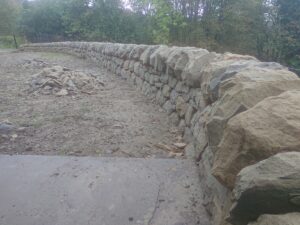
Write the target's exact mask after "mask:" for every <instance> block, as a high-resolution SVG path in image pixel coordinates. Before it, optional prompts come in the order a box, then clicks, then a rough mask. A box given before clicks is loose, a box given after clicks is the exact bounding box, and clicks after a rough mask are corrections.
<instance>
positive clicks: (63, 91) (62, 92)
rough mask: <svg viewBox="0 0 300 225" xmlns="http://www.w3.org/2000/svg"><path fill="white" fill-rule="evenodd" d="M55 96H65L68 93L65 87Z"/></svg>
mask: <svg viewBox="0 0 300 225" xmlns="http://www.w3.org/2000/svg"><path fill="white" fill-rule="evenodd" d="M55 95H56V96H66V95H68V91H67V90H66V89H61V90H60V91H59V92H57V93H56V94H55Z"/></svg>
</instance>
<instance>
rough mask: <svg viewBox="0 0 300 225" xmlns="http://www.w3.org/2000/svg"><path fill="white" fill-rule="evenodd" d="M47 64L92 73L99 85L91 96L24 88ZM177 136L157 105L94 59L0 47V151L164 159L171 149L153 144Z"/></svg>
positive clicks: (174, 140) (164, 141)
mask: <svg viewBox="0 0 300 225" xmlns="http://www.w3.org/2000/svg"><path fill="white" fill-rule="evenodd" d="M53 65H60V66H63V67H67V68H69V69H71V70H76V71H82V72H84V73H90V74H93V75H94V76H97V78H99V79H100V80H101V82H103V84H104V86H102V87H101V88H100V89H99V90H98V91H97V92H96V93H95V94H92V95H89V94H84V93H80V94H78V95H75V96H69V95H67V96H61V97H58V96H56V95H51V94H50V95H45V94H34V93H29V92H28V88H29V85H28V84H29V82H30V80H31V79H32V77H33V75H34V74H37V73H39V72H40V71H41V70H42V69H43V68H45V67H49V66H50V67H51V66H53ZM1 126H2V127H1ZM179 138H180V137H178V133H176V132H174V128H173V127H172V125H171V123H170V122H169V121H168V117H167V114H166V113H165V112H163V111H162V109H161V108H160V107H159V106H157V105H155V104H154V103H152V102H151V101H150V100H149V99H147V98H146V97H144V96H143V95H142V94H141V93H139V92H138V91H137V90H136V89H135V87H133V86H131V85H130V84H129V82H127V81H125V80H122V79H121V78H120V77H117V76H116V75H114V74H111V73H109V72H107V71H106V70H105V69H102V68H99V67H98V66H97V65H95V64H92V63H89V62H87V61H84V60H82V59H79V58H75V57H72V56H69V55H63V54H57V53H31V52H11V51H10V52H8V51H0V153H2V154H38V155H76V156H87V155H89V156H120V157H153V158H165V157H174V154H173V155H170V153H169V152H168V151H166V150H163V149H161V148H160V147H157V144H159V143H163V144H165V145H168V146H169V145H172V143H175V142H178V139H179ZM177 156H178V154H177ZM178 157H180V156H178Z"/></svg>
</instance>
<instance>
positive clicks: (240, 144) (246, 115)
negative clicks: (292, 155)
mask: <svg viewBox="0 0 300 225" xmlns="http://www.w3.org/2000/svg"><path fill="white" fill-rule="evenodd" d="M299 137H300V91H287V92H284V93H283V94H281V95H279V96H276V97H269V98H266V99H264V100H263V101H261V102H260V103H258V104H257V105H256V106H254V107H253V108H251V109H249V110H248V111H246V112H243V113H240V114H239V115H237V116H235V117H233V118H232V119H231V120H229V122H228V124H227V127H226V129H225V131H224V136H223V138H222V141H221V143H220V144H219V146H218V150H217V153H216V156H215V160H214V165H213V171H212V172H213V175H214V176H215V177H216V178H217V179H218V180H219V181H220V182H221V183H223V184H224V185H226V186H227V187H229V188H233V186H234V182H235V179H236V175H237V174H238V173H239V172H240V170H241V169H243V168H244V167H246V166H248V165H251V164H254V163H256V162H258V161H260V160H263V159H266V158H268V157H270V156H272V155H275V154H276V153H279V152H287V151H300V138H299Z"/></svg>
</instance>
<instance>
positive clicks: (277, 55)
mask: <svg viewBox="0 0 300 225" xmlns="http://www.w3.org/2000/svg"><path fill="white" fill-rule="evenodd" d="M14 1H18V0H0V2H1V5H2V2H3V3H5V4H3V5H4V6H5V8H6V11H10V12H11V11H13V12H15V11H16V12H17V11H18V10H16V9H17V8H18V7H15V4H13V5H11V4H8V3H9V2H14ZM12 6H13V7H12ZM1 10H2V11H1ZM6 11H5V10H3V9H2V8H1V9H0V23H1V22H2V24H0V30H1V29H2V30H9V29H10V27H15V25H14V24H15V22H16V18H17V16H15V15H17V14H15V13H6ZM10 15H14V16H10ZM2 18H10V21H11V22H9V25H7V24H5V23H3V21H4V19H2ZM5 20H6V19H5ZM1 26H2V27H4V28H2V27H1ZM19 26H20V28H21V30H22V32H23V33H24V34H25V35H26V37H27V39H28V40H30V41H61V40H86V41H110V42H124V43H128V42H130V43H145V44H153V43H155V44H174V45H180V46H198V47H202V48H206V49H209V50H214V51H218V52H224V51H231V52H235V53H242V54H251V55H255V56H257V57H258V58H260V59H263V60H275V61H278V62H281V63H284V64H287V65H289V66H292V67H300V63H299V55H300V1H299V0H247V1H245V0H35V1H25V2H24V3H23V9H22V17H21V20H20V24H19ZM5 27H6V28H5ZM8 28H9V29H8ZM11 30H13V29H11ZM9 32H11V31H9Z"/></svg>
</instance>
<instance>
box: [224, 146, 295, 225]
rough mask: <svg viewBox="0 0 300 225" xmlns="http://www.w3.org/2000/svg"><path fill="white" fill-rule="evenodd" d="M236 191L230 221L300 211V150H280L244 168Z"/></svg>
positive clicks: (240, 223) (242, 222)
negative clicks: (283, 151)
mask: <svg viewBox="0 0 300 225" xmlns="http://www.w3.org/2000/svg"><path fill="white" fill-rule="evenodd" d="M232 193H233V205H232V207H231V210H230V213H229V217H228V220H229V222H231V223H232V224H234V225H246V224H248V222H249V221H254V220H256V219H257V218H258V217H259V215H262V214H267V213H268V214H283V213H289V212H294V211H300V152H285V153H279V154H277V155H275V156H272V157H270V158H268V159H266V160H263V161H261V162H259V163H257V164H254V165H252V166H248V167H246V168H244V169H243V170H242V171H241V172H240V173H239V174H238V177H237V182H236V184H235V188H234V190H233V192H232ZM299 222H300V221H299Z"/></svg>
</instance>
